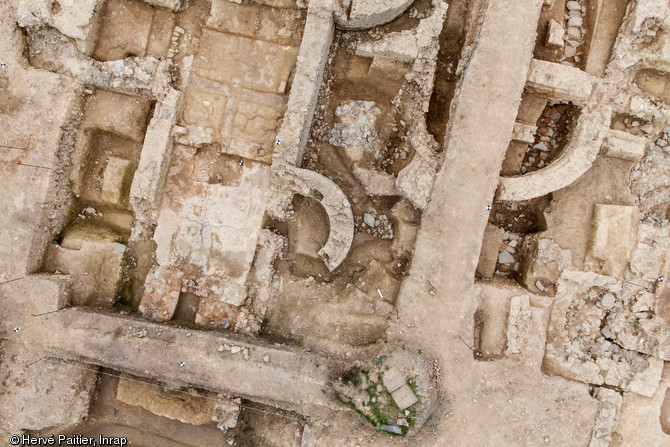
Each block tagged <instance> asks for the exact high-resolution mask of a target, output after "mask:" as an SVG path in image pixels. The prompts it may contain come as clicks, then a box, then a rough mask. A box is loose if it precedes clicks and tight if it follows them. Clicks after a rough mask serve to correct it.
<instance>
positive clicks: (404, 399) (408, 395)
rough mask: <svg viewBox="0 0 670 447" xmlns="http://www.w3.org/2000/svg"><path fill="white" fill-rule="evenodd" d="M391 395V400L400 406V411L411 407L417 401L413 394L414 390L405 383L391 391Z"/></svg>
mask: <svg viewBox="0 0 670 447" xmlns="http://www.w3.org/2000/svg"><path fill="white" fill-rule="evenodd" d="M391 397H393V400H394V401H395V403H396V405H397V406H398V408H400V411H403V410H404V409H406V408H409V407H411V406H412V405H414V404H415V403H417V402H418V401H419V399H417V398H416V396H415V395H414V391H412V389H411V388H410V387H409V385H407V384H405V385H403V386H401V387H400V388H398V389H397V390H395V391H394V392H392V393H391Z"/></svg>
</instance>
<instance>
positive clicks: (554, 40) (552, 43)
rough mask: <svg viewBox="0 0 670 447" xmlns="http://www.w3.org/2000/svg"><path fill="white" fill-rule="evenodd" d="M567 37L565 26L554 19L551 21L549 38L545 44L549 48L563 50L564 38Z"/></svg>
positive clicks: (548, 30) (548, 31)
mask: <svg viewBox="0 0 670 447" xmlns="http://www.w3.org/2000/svg"><path fill="white" fill-rule="evenodd" d="M564 35H565V30H564V29H563V26H562V25H561V24H560V23H558V22H557V21H556V20H554V19H550V20H549V26H548V27H547V37H546V40H545V43H546V45H547V46H548V47H553V48H563V45H564V42H563V36H564Z"/></svg>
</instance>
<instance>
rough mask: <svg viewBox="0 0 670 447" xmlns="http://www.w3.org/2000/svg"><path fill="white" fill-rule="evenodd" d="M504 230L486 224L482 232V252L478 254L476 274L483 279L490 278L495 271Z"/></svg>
mask: <svg viewBox="0 0 670 447" xmlns="http://www.w3.org/2000/svg"><path fill="white" fill-rule="evenodd" d="M504 234H505V230H503V229H502V228H500V227H498V226H496V225H493V224H491V223H487V224H486V229H485V230H484V240H483V243H482V251H481V252H480V253H479V263H478V264H477V274H479V275H480V276H482V277H483V278H491V277H492V276H493V274H494V273H495V270H496V264H497V263H498V252H499V251H500V248H501V245H502V242H503V236H504Z"/></svg>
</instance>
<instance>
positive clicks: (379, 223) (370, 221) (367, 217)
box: [354, 211, 393, 239]
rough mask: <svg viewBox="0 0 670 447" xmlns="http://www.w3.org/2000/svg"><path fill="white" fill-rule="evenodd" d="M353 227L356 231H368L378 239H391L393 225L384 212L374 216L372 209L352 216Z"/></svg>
mask: <svg viewBox="0 0 670 447" xmlns="http://www.w3.org/2000/svg"><path fill="white" fill-rule="evenodd" d="M354 228H355V230H356V232H358V233H368V234H371V235H373V236H376V237H378V238H380V239H393V225H392V224H391V222H390V221H389V218H388V217H387V216H386V214H382V215H380V216H378V217H375V215H374V214H373V212H372V211H369V212H367V213H364V214H363V217H361V216H354Z"/></svg>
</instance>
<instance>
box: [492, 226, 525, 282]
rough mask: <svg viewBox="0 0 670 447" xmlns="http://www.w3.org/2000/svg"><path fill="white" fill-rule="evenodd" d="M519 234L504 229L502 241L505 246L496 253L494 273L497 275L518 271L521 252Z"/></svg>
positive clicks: (506, 274)
mask: <svg viewBox="0 0 670 447" xmlns="http://www.w3.org/2000/svg"><path fill="white" fill-rule="evenodd" d="M521 242H522V239H521V235H520V234H518V233H511V232H509V231H505V234H504V235H503V243H504V244H505V248H503V250H502V251H501V252H500V253H499V254H498V263H497V264H496V271H495V274H496V275H499V276H509V275H511V274H513V273H516V272H517V271H519V265H520V264H519V261H520V259H521V254H520V253H519V249H520V248H521Z"/></svg>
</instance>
